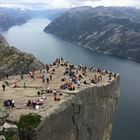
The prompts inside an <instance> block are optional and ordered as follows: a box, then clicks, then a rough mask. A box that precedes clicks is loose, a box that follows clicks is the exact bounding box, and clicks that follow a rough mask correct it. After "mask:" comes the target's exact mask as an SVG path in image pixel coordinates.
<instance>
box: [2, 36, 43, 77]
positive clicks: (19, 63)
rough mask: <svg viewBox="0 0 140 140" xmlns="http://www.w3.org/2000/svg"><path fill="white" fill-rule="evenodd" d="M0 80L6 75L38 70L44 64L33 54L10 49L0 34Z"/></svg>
mask: <svg viewBox="0 0 140 140" xmlns="http://www.w3.org/2000/svg"><path fill="white" fill-rule="evenodd" d="M0 60H1V61H0V78H2V77H4V75H5V74H9V75H14V74H20V72H21V71H23V72H24V73H27V72H29V70H31V69H33V68H35V69H38V68H39V67H40V66H41V65H42V63H41V62H40V61H39V60H37V59H36V58H35V57H34V56H33V55H32V54H28V53H24V52H21V51H19V50H18V49H16V48H14V47H10V46H9V45H8V43H7V41H6V39H5V38H4V37H3V36H2V35H1V34H0Z"/></svg>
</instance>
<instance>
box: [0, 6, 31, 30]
mask: <svg viewBox="0 0 140 140" xmlns="http://www.w3.org/2000/svg"><path fill="white" fill-rule="evenodd" d="M30 18H31V16H30V13H29V11H28V10H27V11H22V10H21V9H10V8H2V7H0V31H5V30H8V29H9V28H10V27H12V26H14V25H20V24H23V23H26V22H27V20H28V19H30Z"/></svg>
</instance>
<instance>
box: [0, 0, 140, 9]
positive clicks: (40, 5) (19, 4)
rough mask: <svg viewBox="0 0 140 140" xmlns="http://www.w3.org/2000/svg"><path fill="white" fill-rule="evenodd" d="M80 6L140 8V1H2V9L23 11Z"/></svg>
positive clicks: (0, 1)
mask: <svg viewBox="0 0 140 140" xmlns="http://www.w3.org/2000/svg"><path fill="white" fill-rule="evenodd" d="M78 6H92V7H97V6H123V7H125V6H126V7H136V8H140V1H139V0H133V1H132V0H123V1H122V0H59V1H58V0H15V1H11V0H0V7H9V8H21V9H59V8H72V7H78Z"/></svg>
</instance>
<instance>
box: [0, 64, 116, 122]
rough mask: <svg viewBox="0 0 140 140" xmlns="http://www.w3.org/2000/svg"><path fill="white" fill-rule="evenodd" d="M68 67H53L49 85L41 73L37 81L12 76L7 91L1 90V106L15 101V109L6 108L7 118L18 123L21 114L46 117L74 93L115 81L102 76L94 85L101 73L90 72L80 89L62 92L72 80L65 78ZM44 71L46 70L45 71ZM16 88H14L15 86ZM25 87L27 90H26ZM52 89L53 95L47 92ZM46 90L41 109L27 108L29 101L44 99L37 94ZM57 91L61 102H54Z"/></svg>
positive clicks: (36, 74) (38, 74) (36, 75)
mask: <svg viewBox="0 0 140 140" xmlns="http://www.w3.org/2000/svg"><path fill="white" fill-rule="evenodd" d="M54 68H55V72H52V70H53V69H54ZM65 69H66V67H65V66H59V67H58V66H56V65H52V67H51V70H50V72H49V73H46V74H45V75H46V76H50V74H52V80H51V81H50V82H49V84H47V83H46V81H45V83H43V82H42V79H41V78H40V76H41V73H40V72H39V71H35V75H34V77H35V79H32V78H31V77H30V75H29V74H26V75H23V79H21V77H20V75H17V76H10V77H9V78H8V80H6V81H7V82H8V83H10V85H9V86H6V89H5V91H3V90H2V87H1V90H0V93H1V94H0V105H1V106H2V107H3V103H4V101H5V100H7V99H14V100H15V107H14V108H11V107H8V108H5V109H6V110H7V111H8V112H9V117H8V118H7V119H8V120H10V121H17V120H18V119H19V117H20V115H21V114H28V113H31V112H32V113H38V114H40V115H41V116H43V117H44V116H46V114H47V113H50V112H53V111H54V110H55V109H56V107H58V106H59V104H62V103H63V102H66V101H67V100H69V98H70V97H71V95H73V93H77V94H78V92H79V90H82V89H85V88H88V87H91V86H100V85H106V84H108V83H109V82H110V81H112V80H113V79H114V77H112V79H111V80H109V79H108V74H105V75H102V80H100V82H99V83H97V84H93V83H91V79H94V77H95V75H97V76H99V75H101V74H100V73H97V72H96V71H88V72H87V76H83V75H82V76H83V78H82V79H81V81H80V83H81V85H80V88H79V87H78V85H77V84H74V86H75V90H72V91H71V90H68V89H66V90H62V89H60V85H61V84H64V83H66V82H67V81H70V78H69V76H68V75H65V76H64V71H65ZM43 71H44V70H43ZM78 74H82V72H80V71H79V72H78ZM64 77H65V78H66V81H64V82H62V81H61V79H62V78H64ZM85 80H86V82H87V83H88V84H84V83H83V82H84V81H85ZM4 82H5V79H3V80H2V81H0V85H2V84H3V83H4ZM15 83H16V86H17V87H15V88H13V86H14V85H15ZM24 85H25V86H26V88H24ZM48 89H49V90H50V89H52V91H53V92H52V93H47V92H46V91H47V90H48ZM41 90H44V92H43V95H45V97H46V99H44V100H43V105H41V106H40V107H39V109H34V108H31V107H27V106H26V105H27V102H28V100H38V99H40V98H41V97H42V95H40V96H39V95H38V94H37V92H38V91H41ZM55 91H57V92H58V93H62V96H59V97H60V101H54V92H55Z"/></svg>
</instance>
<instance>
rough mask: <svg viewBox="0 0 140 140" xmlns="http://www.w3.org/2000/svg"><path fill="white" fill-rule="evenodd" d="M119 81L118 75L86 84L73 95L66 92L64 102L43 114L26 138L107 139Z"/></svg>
mask: <svg viewBox="0 0 140 140" xmlns="http://www.w3.org/2000/svg"><path fill="white" fill-rule="evenodd" d="M119 84H120V78H119V76H118V77H117V78H116V79H115V80H113V81H112V82H111V83H108V84H106V85H102V86H96V85H95V86H94V87H88V88H86V89H83V90H81V91H79V92H78V93H75V94H74V95H73V94H72V93H70V94H71V95H70V98H69V99H68V100H67V101H66V102H63V103H62V104H60V105H59V106H57V107H56V109H55V110H54V111H53V112H48V113H46V118H45V120H43V121H42V123H41V124H40V126H39V127H38V129H36V131H33V132H30V133H32V134H31V135H30V136H31V137H30V140H109V139H110V135H111V130H112V123H113V121H114V118H115V114H116V109H117V105H118V97H119V94H120V93H119ZM60 102H61V101H60ZM27 139H28V138H27ZM24 140H25V139H24Z"/></svg>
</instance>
